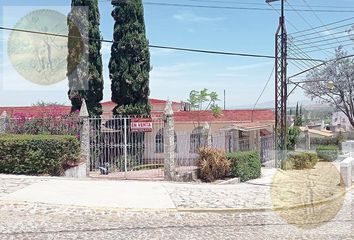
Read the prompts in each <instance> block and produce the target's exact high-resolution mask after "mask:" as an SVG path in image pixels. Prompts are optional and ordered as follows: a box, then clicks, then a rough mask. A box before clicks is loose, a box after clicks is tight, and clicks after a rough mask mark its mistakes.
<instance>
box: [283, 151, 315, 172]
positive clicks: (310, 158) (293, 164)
mask: <svg viewBox="0 0 354 240" xmlns="http://www.w3.org/2000/svg"><path fill="white" fill-rule="evenodd" d="M317 162H318V157H317V154H315V153H293V154H291V155H290V157H288V158H287V159H286V160H285V161H283V163H282V169H283V170H293V169H295V170H303V169H311V168H313V167H314V166H315V165H316V164H317Z"/></svg>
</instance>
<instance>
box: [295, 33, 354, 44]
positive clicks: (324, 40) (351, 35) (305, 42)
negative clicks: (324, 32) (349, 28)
mask: <svg viewBox="0 0 354 240" xmlns="http://www.w3.org/2000/svg"><path fill="white" fill-rule="evenodd" d="M348 37H349V38H350V37H354V34H348V35H346V36H338V37H334V38H329V39H321V40H317V41H310V42H308V41H306V40H302V42H303V43H300V44H298V46H302V45H309V44H313V43H321V42H327V41H332V40H337V43H340V42H339V41H338V39H341V38H348ZM346 41H347V40H346Z"/></svg>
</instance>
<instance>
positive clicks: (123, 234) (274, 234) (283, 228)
mask: <svg viewBox="0 0 354 240" xmlns="http://www.w3.org/2000/svg"><path fill="white" fill-rule="evenodd" d="M273 174H274V172H271V171H266V172H264V174H263V178H262V179H257V180H253V181H250V182H248V183H242V184H237V185H225V186H224V185H210V184H178V183H176V184H175V183H161V184H162V185H163V187H164V189H165V190H166V191H167V193H168V195H169V196H170V198H171V199H172V201H173V203H174V204H175V206H176V208H175V209H166V210H159V211H156V210H155V211H132V210H122V209H114V208H94V207H74V206H65V205H50V204H43V203H29V202H18V203H15V202H8V201H7V202H4V201H1V200H0V240H2V239H4V240H5V239H6V240H7V239H14V240H15V239H16V240H17V239H19V240H21V239H31V240H32V239H34V240H36V239H38V240H42V239H112V240H115V239H124V240H125V239H149V240H150V239H197V240H198V239H201V240H206V239H213V240H214V239H240V240H244V239H245V240H246V239H247V240H249V239H260V240H262V239H267V240H268V239H315V240H317V239H318V240H320V239H321V240H322V239H348V240H349V239H354V221H353V219H354V205H353V201H352V195H353V191H351V192H348V193H347V195H346V199H345V201H344V205H343V207H342V208H341V210H340V211H339V212H338V213H337V214H336V215H335V216H334V218H333V219H330V220H324V221H322V220H321V219H317V220H318V222H317V223H313V222H311V223H306V222H307V219H304V216H306V215H303V214H302V213H303V212H307V214H310V215H311V214H312V215H314V214H318V212H321V211H322V209H323V207H322V208H321V206H312V207H311V208H309V209H301V211H299V210H298V209H294V210H288V211H282V212H277V211H271V210H268V211H259V210H258V211H257V210H251V208H255V209H261V208H270V207H271V201H270V194H269V192H270V188H271V185H270V183H271V180H272V175H273ZM39 181H50V180H48V179H41V178H21V177H18V178H16V177H12V178H2V177H1V176H0V198H1V197H2V196H5V195H7V196H9V195H11V193H14V192H16V191H19V190H21V189H23V188H26V187H28V186H30V185H32V184H35V183H38V182H39ZM227 208H233V209H235V208H248V210H247V211H235V210H231V211H230V210H227ZM202 209H205V210H204V211H203V210H202ZM216 209H219V210H220V211H215V210H216ZM299 213H300V214H299ZM287 215H289V216H291V217H287ZM299 223H300V224H299ZM301 223H304V224H301Z"/></svg>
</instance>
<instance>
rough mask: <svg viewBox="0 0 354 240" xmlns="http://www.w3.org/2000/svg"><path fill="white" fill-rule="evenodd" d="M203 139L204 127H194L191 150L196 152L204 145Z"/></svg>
mask: <svg viewBox="0 0 354 240" xmlns="http://www.w3.org/2000/svg"><path fill="white" fill-rule="evenodd" d="M204 142H205V141H203V127H197V128H195V129H193V131H192V134H191V136H190V152H191V153H196V152H197V151H198V149H199V148H201V147H203V146H204Z"/></svg>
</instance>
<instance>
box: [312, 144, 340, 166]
mask: <svg viewBox="0 0 354 240" xmlns="http://www.w3.org/2000/svg"><path fill="white" fill-rule="evenodd" d="M338 152H339V147H338V146H335V145H328V146H323V145H322V146H318V147H317V148H316V153H317V156H318V158H319V159H322V160H325V161H330V162H332V161H334V160H336V159H337V157H338Z"/></svg>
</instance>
